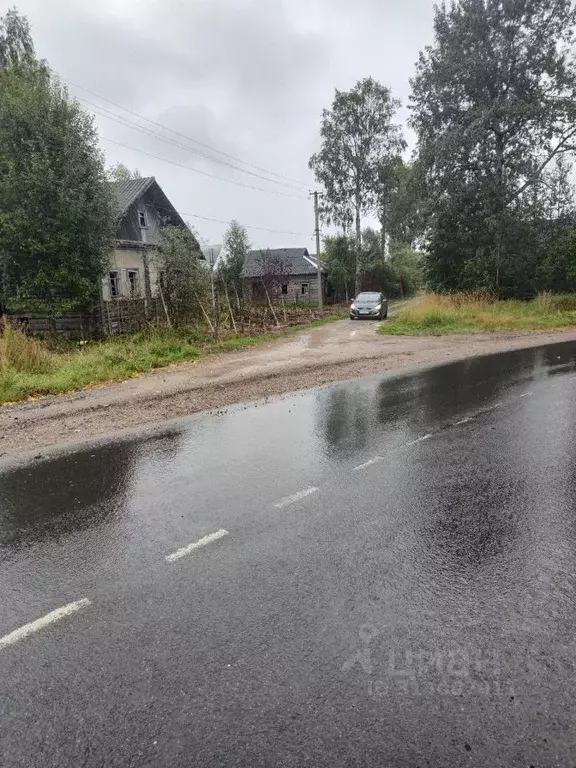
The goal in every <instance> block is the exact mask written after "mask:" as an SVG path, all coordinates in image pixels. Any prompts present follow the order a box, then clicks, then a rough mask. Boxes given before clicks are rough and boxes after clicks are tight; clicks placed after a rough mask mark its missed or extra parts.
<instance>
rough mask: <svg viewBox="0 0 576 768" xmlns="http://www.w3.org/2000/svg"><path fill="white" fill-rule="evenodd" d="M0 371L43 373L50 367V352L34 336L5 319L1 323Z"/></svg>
mask: <svg viewBox="0 0 576 768" xmlns="http://www.w3.org/2000/svg"><path fill="white" fill-rule="evenodd" d="M0 334H1V335H0V372H3V371H16V372H25V373H43V372H46V371H48V370H49V369H50V362H51V361H50V354H49V352H48V351H47V350H46V349H44V347H43V346H42V345H41V344H40V343H39V342H38V341H37V340H36V339H34V338H32V337H31V336H28V335H27V334H26V333H24V332H23V331H21V330H20V329H18V328H14V326H13V325H11V323H8V322H6V319H3V320H2V322H1V323H0Z"/></svg>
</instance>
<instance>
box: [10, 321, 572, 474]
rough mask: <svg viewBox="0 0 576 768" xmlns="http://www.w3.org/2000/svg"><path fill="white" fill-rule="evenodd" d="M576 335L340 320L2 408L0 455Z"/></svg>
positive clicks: (27, 451)
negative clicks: (411, 332) (405, 328)
mask: <svg viewBox="0 0 576 768" xmlns="http://www.w3.org/2000/svg"><path fill="white" fill-rule="evenodd" d="M558 341H575V342H576V333H575V332H570V333H537V334H520V333H501V334H478V335H456V336H439V337H431V336H426V337H414V336H412V337H408V336H406V337H404V336H382V335H379V334H377V333H376V324H375V323H372V322H352V321H350V320H342V321H339V322H336V323H332V324H330V325H325V326H322V327H319V328H314V329H312V330H308V331H305V332H302V333H300V334H298V335H296V336H293V337H290V338H288V339H285V340H280V341H274V342H270V343H269V344H264V345H261V346H258V347H253V348H249V349H246V350H243V351H241V352H237V353H232V354H230V353H229V354H222V355H216V356H213V357H210V358H206V359H204V360H201V361H199V362H195V363H188V364H185V365H180V366H175V367H171V368H164V369H161V370H158V371H155V372H152V373H149V374H146V375H144V376H142V377H140V378H137V379H130V380H128V381H125V382H121V383H117V384H111V385H107V386H104V387H101V388H97V389H92V390H89V391H82V392H77V393H74V394H70V395H60V396H57V397H47V398H43V399H40V400H36V401H32V402H28V403H24V404H18V405H7V406H4V407H1V408H0V462H1V461H2V460H5V459H8V458H11V457H18V456H24V455H26V454H30V453H32V454H33V453H34V452H35V451H39V450H41V449H43V448H46V447H48V446H54V445H67V444H73V443H78V442H84V441H86V440H89V439H91V438H94V437H100V436H104V435H108V434H115V433H118V432H119V431H121V430H124V429H129V428H134V427H138V426H142V425H157V424H159V423H161V422H163V421H166V420H168V419H172V418H175V417H180V416H187V415H190V414H193V413H197V412H200V411H207V410H213V409H222V408H224V407H226V406H229V405H231V404H233V403H241V402H245V401H252V400H261V399H264V398H268V397H272V396H276V395H281V394H284V393H288V392H294V391H296V390H299V389H307V388H310V387H317V386H321V385H324V384H328V383H330V382H334V381H341V380H345V379H353V378H359V377H363V376H370V375H374V374H378V373H386V372H391V371H400V370H402V369H410V368H417V367H419V366H425V365H430V364H435V363H443V362H448V361H451V360H460V359H464V358H468V357H474V356H477V355H485V354H490V353H493V352H500V351H502V352H503V351H506V350H511V349H520V348H523V347H533V346H539V345H542V344H549V343H553V342H558Z"/></svg>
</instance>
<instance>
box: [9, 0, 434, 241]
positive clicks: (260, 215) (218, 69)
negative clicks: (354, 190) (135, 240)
mask: <svg viewBox="0 0 576 768" xmlns="http://www.w3.org/2000/svg"><path fill="white" fill-rule="evenodd" d="M15 2H16V4H17V7H18V9H19V10H20V12H21V13H24V14H26V15H27V16H28V18H29V21H30V23H31V25H32V31H33V36H34V41H35V45H36V50H37V53H38V55H39V56H40V57H42V58H45V59H47V60H48V63H49V64H50V66H51V67H52V68H53V69H54V70H56V71H57V72H58V73H59V74H60V75H61V77H62V78H63V79H64V80H66V81H67V82H68V83H69V84H70V85H69V87H70V91H71V93H73V94H74V95H75V96H78V97H81V98H82V99H84V100H85V101H84V102H83V103H84V105H85V106H86V108H87V109H90V110H91V111H93V112H96V119H97V124H98V128H99V132H100V136H101V145H102V148H103V150H104V152H105V154H106V158H107V161H108V163H109V164H113V163H116V162H118V161H120V162H122V163H124V164H125V165H127V166H129V167H130V168H138V169H139V170H140V172H141V173H142V175H146V176H148V175H150V176H152V175H153V176H156V178H157V180H158V182H159V183H160V184H161V186H162V187H163V189H164V191H165V192H166V193H167V195H168V197H169V198H170V199H171V200H172V202H173V203H174V205H175V206H176V207H177V208H178V210H179V211H180V212H181V213H182V215H183V216H184V218H185V219H187V220H188V221H190V222H191V223H192V224H193V225H194V226H195V227H196V229H197V230H198V232H199V234H200V236H201V238H202V239H203V240H204V241H206V242H210V243H219V242H221V239H222V235H223V232H224V230H225V229H226V225H225V224H221V223H218V222H213V221H207V220H205V219H203V218H195V217H194V216H193V215H192V214H195V215H196V216H197V217H206V218H207V219H219V220H222V221H229V220H230V219H232V218H235V219H238V220H239V221H241V222H242V223H243V224H245V225H246V226H249V227H250V228H249V230H248V231H249V234H250V238H251V241H252V243H253V244H254V246H256V247H281V246H284V245H287V246H288V245H306V246H307V247H309V248H310V249H314V250H315V248H314V244H313V238H312V231H313V227H314V222H313V210H312V204H311V202H310V201H309V200H308V199H307V190H308V189H311V188H313V178H312V176H311V174H310V172H309V170H308V159H309V157H310V155H311V154H312V153H313V152H314V151H316V150H317V148H318V141H319V134H318V129H319V122H320V115H321V111H322V109H323V107H327V106H329V105H330V102H331V99H332V95H333V91H334V88H339V89H347V88H350V87H351V86H352V85H354V83H355V82H356V81H357V80H358V79H359V78H362V77H365V76H368V75H372V76H373V77H375V78H376V79H378V80H380V81H381V82H382V83H384V84H385V85H387V86H389V87H390V88H391V89H392V91H393V94H394V95H395V96H397V97H399V98H400V99H401V100H402V102H403V104H406V103H407V100H408V95H409V90H410V88H409V78H410V76H411V75H412V72H413V68H414V62H415V61H416V59H417V56H418V52H419V50H420V49H421V48H423V47H424V46H425V45H427V44H428V43H429V42H431V38H432V2H430V0H401V1H400V0H353V1H352V0H98V1H97V2H95V1H94V0H50V2H48V1H47V0H15ZM10 4H12V3H10ZM0 8H1V5H0ZM0 13H2V11H1V10H0ZM72 84H74V85H72ZM78 86H82V87H83V88H84V89H87V90H81V89H80V88H79V87H78ZM90 92H92V93H90ZM102 97H104V98H105V99H108V100H109V101H105V100H104V99H103V98H102ZM88 102H91V103H88ZM110 102H114V104H117V105H119V106H114V105H113V104H111V103H110ZM119 107H125V108H126V109H128V110H131V112H132V113H136V115H142V116H144V117H145V118H148V119H149V120H153V121H155V122H156V123H160V124H162V125H163V126H168V127H169V128H171V129H172V130H173V131H176V132H177V133H170V132H168V131H166V130H164V129H163V128H161V127H159V126H158V125H154V124H152V123H150V122H146V121H145V120H142V119H140V118H139V117H137V116H135V114H130V113H129V112H126V111H123V110H122V109H120V108H119ZM405 118H406V110H405V109H403V110H402V112H401V113H400V115H399V119H400V120H402V121H403V120H405ZM128 121H130V122H131V123H132V125H128V124H127V122H128ZM134 124H136V125H134ZM136 126H138V127H139V128H140V130H138V129H137V128H136ZM163 139H164V140H163ZM191 140H194V141H191ZM198 142H199V143H198ZM207 147H210V148H213V149H208V148H207ZM214 149H216V150H219V151H220V152H223V153H226V155H229V156H230V157H226V156H224V155H223V154H219V153H217V152H214ZM138 150H139V151H138ZM206 155H211V156H213V157H216V158H218V159H219V160H220V161H221V162H216V161H214V160H210V159H207V158H206V157H205V156H206ZM152 156H154V157H152ZM231 157H233V158H238V159H240V160H242V161H244V162H245V163H250V164H251V165H243V166H242V167H243V168H244V169H246V170H248V171H250V172H251V173H252V174H256V175H249V174H247V173H242V172H239V171H238V170H236V169H235V168H232V167H230V165H235V166H237V165H238V160H236V159H235V160H232V159H231ZM167 161H171V162H167ZM225 163H229V164H230V165H226V164H225ZM182 166H184V167H182ZM254 166H257V167H254ZM190 169H196V171H201V172H202V173H198V172H195V171H194V170H190ZM261 169H265V170H267V171H272V172H274V173H275V174H279V176H278V177H276V176H275V177H274V178H275V179H276V180H277V181H279V182H280V183H278V184H277V183H271V182H269V181H266V180H263V179H261V178H258V176H266V175H267V174H265V173H264V172H263V171H262V170H261ZM203 174H209V175H203ZM211 176H218V177H220V179H225V180H226V179H227V180H231V181H233V182H236V183H230V181H223V180H219V179H214V178H211ZM280 177H281V178H280ZM268 178H269V177H268ZM288 179H290V180H288ZM242 184H244V185H247V186H240V185H242ZM286 185H287V186H286ZM291 185H292V186H291ZM247 187H258V188H259V189H250V188H247ZM261 190H264V191H261ZM257 227H260V228H266V229H270V230H280V232H265V231H261V230H259V229H256V228H257ZM288 233H294V234H288Z"/></svg>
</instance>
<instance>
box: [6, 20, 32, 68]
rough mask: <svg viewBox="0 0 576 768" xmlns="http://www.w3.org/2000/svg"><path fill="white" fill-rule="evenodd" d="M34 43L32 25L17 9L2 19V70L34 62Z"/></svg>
mask: <svg viewBox="0 0 576 768" xmlns="http://www.w3.org/2000/svg"><path fill="white" fill-rule="evenodd" d="M34 58H35V56H34V43H33V42H32V36H31V34H30V24H29V23H28V19H27V18H26V17H25V16H20V14H19V13H18V11H17V10H16V8H10V9H9V10H8V11H7V12H6V15H5V16H4V17H3V18H2V17H0V69H14V68H16V67H19V66H21V65H27V64H31V63H32V62H33V61H34Z"/></svg>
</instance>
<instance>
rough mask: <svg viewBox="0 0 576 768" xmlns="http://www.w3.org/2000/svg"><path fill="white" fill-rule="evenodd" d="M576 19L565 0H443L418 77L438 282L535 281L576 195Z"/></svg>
mask: <svg viewBox="0 0 576 768" xmlns="http://www.w3.org/2000/svg"><path fill="white" fill-rule="evenodd" d="M575 22H576V11H575V10H574V8H573V7H572V4H571V2H570V0H534V2H528V3H527V2H526V0H510V1H509V2H506V3H502V2H501V0H485V2H477V1H476V0H457V1H456V2H454V3H451V4H449V5H441V6H438V7H437V8H436V13H435V23H434V27H435V42H434V44H433V45H432V46H431V47H430V48H428V49H427V50H426V51H425V52H423V53H422V54H421V55H420V59H419V62H418V65H417V74H416V77H415V78H414V80H413V83H412V84H413V97H412V108H413V121H412V122H413V127H414V128H415V129H416V131H417V135H418V151H419V163H420V167H421V169H422V178H423V180H424V182H425V191H426V196H427V203H428V205H427V214H428V227H429V232H428V243H429V246H428V259H427V276H428V280H429V283H430V285H431V286H433V287H434V288H438V289H442V290H454V289H459V288H472V287H483V288H487V289H489V290H492V291H496V292H498V293H499V294H501V295H526V294H530V293H532V294H534V293H535V292H536V291H537V289H538V281H537V276H538V264H539V262H540V261H541V260H542V259H543V258H544V254H545V253H546V252H547V251H548V250H549V248H550V244H551V242H552V241H553V239H554V237H555V236H556V233H557V227H555V226H551V224H552V223H553V222H556V221H560V220H561V219H562V216H563V215H564V214H565V212H566V208H567V207H568V206H569V205H571V197H572V192H571V189H570V184H569V179H568V174H569V169H568V167H567V165H566V163H562V161H561V157H562V155H563V154H564V153H566V152H568V151H572V149H573V148H574V145H575V141H574V140H575V139H576V127H575V124H576V71H575V68H574V62H573V57H572V56H571V55H569V51H570V49H571V46H572V42H573V33H574V25H575ZM557 161H559V162H557Z"/></svg>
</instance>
